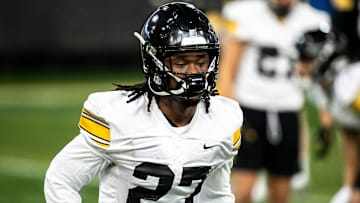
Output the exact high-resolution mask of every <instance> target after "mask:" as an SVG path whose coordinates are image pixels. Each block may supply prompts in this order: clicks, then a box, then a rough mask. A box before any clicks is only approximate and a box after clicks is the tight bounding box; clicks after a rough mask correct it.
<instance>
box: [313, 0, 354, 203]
mask: <svg viewBox="0 0 360 203" xmlns="http://www.w3.org/2000/svg"><path fill="white" fill-rule="evenodd" d="M330 3H331V6H332V9H331V10H332V12H331V13H332V23H333V28H334V31H335V34H336V36H337V41H336V48H335V50H334V52H333V53H331V51H330V55H329V56H327V57H325V58H323V59H322V61H320V64H319V65H320V67H319V72H318V74H319V76H320V77H319V78H320V80H319V78H318V79H316V81H317V82H319V83H320V84H321V87H322V89H323V91H324V92H325V95H327V96H328V97H327V99H328V101H327V102H325V103H328V104H327V105H317V106H318V107H319V106H320V108H319V109H320V112H321V114H320V115H323V116H322V117H320V118H321V123H326V120H332V118H331V117H334V120H335V123H336V124H337V125H336V126H339V128H340V129H339V130H340V134H341V144H342V150H343V155H344V168H343V185H342V186H341V188H340V189H339V190H338V191H337V193H336V194H335V195H334V196H333V197H332V199H331V200H330V202H331V203H344V202H349V201H350V199H351V194H352V189H353V186H354V184H355V186H356V183H357V181H356V176H357V173H358V168H359V166H360V164H359V160H360V154H359V153H360V152H359V144H358V143H359V141H358V140H359V131H358V129H357V127H356V125H354V123H356V119H355V118H354V116H349V115H348V114H353V113H351V111H349V110H347V107H346V106H345V105H344V104H341V102H338V100H339V97H340V98H341V94H351V93H350V92H349V91H348V90H346V88H344V87H346V85H347V84H345V83H344V84H342V82H334V80H335V78H339V77H340V73H341V75H346V72H347V73H350V72H352V73H353V74H354V75H353V77H352V79H353V80H354V81H353V82H354V83H356V81H357V80H358V78H356V77H355V75H356V73H355V71H345V70H343V69H348V67H351V69H356V67H357V68H358V66H357V65H354V64H356V63H357V62H358V61H359V59H360V48H359V47H360V40H359V6H360V5H359V1H358V0H332V1H330ZM325 55H326V53H325ZM346 77H347V76H342V78H346ZM336 80H337V81H343V80H340V79H336ZM348 83H351V82H350V81H349V82H348ZM342 88H344V90H345V92H347V93H341V91H339V89H342ZM353 88H354V87H353ZM337 89H338V90H337ZM339 93H341V94H339ZM352 96H353V97H355V95H352ZM320 103H321V102H320ZM339 109H342V111H339ZM341 112H342V114H340V113H341ZM329 117H330V119H328V118H329ZM351 117H352V119H350V118H351ZM324 118H325V119H324ZM324 120H325V122H324ZM351 120H352V121H351ZM350 121H351V122H350ZM349 122H350V123H349ZM351 123H352V125H351ZM359 125H360V124H359V123H358V124H357V126H359ZM323 137H326V136H323ZM331 139H333V138H331V137H330V138H328V139H327V140H328V141H325V143H326V142H329V140H331ZM324 152H326V150H325V151H324Z"/></svg>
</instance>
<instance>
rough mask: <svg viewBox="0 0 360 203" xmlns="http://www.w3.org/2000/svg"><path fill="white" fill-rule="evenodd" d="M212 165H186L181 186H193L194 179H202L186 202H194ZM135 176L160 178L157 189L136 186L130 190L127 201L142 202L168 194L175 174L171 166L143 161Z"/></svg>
mask: <svg viewBox="0 0 360 203" xmlns="http://www.w3.org/2000/svg"><path fill="white" fill-rule="evenodd" d="M210 168H211V167H210V166H202V167H184V168H183V173H182V176H181V181H180V184H179V186H184V187H186V186H191V184H192V181H193V180H200V181H201V182H200V183H198V185H197V187H196V188H195V190H194V192H193V193H192V194H191V195H190V196H189V197H188V198H186V200H185V203H192V202H193V197H194V196H195V195H196V194H198V193H199V192H200V190H201V186H202V183H203V182H204V180H205V178H206V175H207V174H208V173H209V170H210ZM133 176H134V177H136V178H139V179H142V180H146V178H147V177H148V176H153V177H157V178H159V183H158V185H157V187H156V189H155V190H151V189H147V188H143V187H140V186H139V187H136V188H133V189H130V190H129V195H128V198H127V201H126V202H127V203H140V200H141V199H147V200H151V201H157V200H159V199H160V198H161V197H162V196H164V195H166V193H167V192H169V190H170V189H171V186H172V184H173V181H174V177H175V174H174V173H173V172H172V171H171V169H170V168H169V166H167V165H162V164H155V163H148V162H145V163H142V164H140V165H138V166H136V167H135V170H134V173H133Z"/></svg>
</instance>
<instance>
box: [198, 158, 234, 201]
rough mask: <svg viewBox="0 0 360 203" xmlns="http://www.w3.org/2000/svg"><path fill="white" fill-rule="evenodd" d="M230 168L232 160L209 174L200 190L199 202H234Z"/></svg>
mask: <svg viewBox="0 0 360 203" xmlns="http://www.w3.org/2000/svg"><path fill="white" fill-rule="evenodd" d="M231 167H232V160H228V161H226V162H225V163H224V164H223V165H221V166H219V167H218V168H216V169H214V170H213V171H212V172H211V173H210V174H209V176H208V177H207V178H206V180H205V182H204V185H203V186H202V188H201V192H200V194H199V200H200V201H199V202H207V203H218V202H221V203H233V202H234V201H235V199H234V195H233V193H232V192H231V185H230V172H231Z"/></svg>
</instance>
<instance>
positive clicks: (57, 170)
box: [44, 135, 109, 202]
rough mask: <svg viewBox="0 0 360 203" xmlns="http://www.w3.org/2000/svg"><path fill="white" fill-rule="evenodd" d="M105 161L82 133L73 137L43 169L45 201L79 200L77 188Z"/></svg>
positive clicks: (88, 179)
mask: <svg viewBox="0 0 360 203" xmlns="http://www.w3.org/2000/svg"><path fill="white" fill-rule="evenodd" d="M108 163H109V162H108V161H106V159H105V158H103V157H102V155H101V154H100V153H99V152H97V151H96V150H94V149H93V148H91V147H90V146H89V144H88V143H87V141H86V140H85V138H84V136H82V135H79V136H77V137H76V138H75V139H74V140H72V141H71V142H70V143H69V144H67V145H66V146H65V147H64V148H63V149H62V150H61V151H60V152H59V153H58V154H57V155H56V156H55V158H54V159H53V160H52V162H51V164H50V166H49V168H48V170H47V172H46V176H45V184H44V193H45V199H46V202H81V197H80V194H79V191H80V190H81V188H82V187H83V186H84V185H87V184H89V183H90V182H91V181H92V180H93V178H94V177H95V176H96V175H97V174H98V173H99V172H100V171H101V170H102V169H103V168H105V167H106V166H107V165H108Z"/></svg>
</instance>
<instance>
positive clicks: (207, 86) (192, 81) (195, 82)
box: [134, 33, 219, 101]
mask: <svg viewBox="0 0 360 203" xmlns="http://www.w3.org/2000/svg"><path fill="white" fill-rule="evenodd" d="M134 34H135V36H136V37H137V38H138V39H139V41H140V42H141V47H142V50H143V52H142V54H143V59H144V60H146V63H144V66H143V70H144V73H145V75H146V77H147V80H148V85H149V87H150V90H151V91H152V92H153V93H154V94H155V95H158V96H167V95H173V96H178V97H180V98H182V99H184V100H197V101H198V100H200V99H201V97H202V96H204V95H208V94H210V93H212V92H214V91H215V83H216V75H217V69H218V68H217V64H218V60H219V56H218V52H219V50H218V48H214V49H212V48H208V47H203V48H199V47H197V48H194V47H187V48H183V49H182V50H181V51H166V52H163V54H162V55H160V56H159V54H158V53H159V51H158V50H157V49H156V48H155V47H153V46H152V45H151V44H150V43H148V42H146V41H145V40H144V39H143V38H142V36H141V35H140V34H139V33H134ZM200 51H207V53H208V54H209V58H210V62H209V67H208V70H207V71H206V72H200V73H191V74H190V73H179V72H174V71H173V70H172V67H171V66H172V65H170V67H168V66H166V65H165V64H164V63H163V61H164V59H165V58H167V57H171V56H172V55H173V54H175V53H179V52H200ZM160 58H161V59H160ZM146 64H151V65H152V66H151V67H149V66H146ZM170 64H171V59H170ZM171 81H174V82H176V85H173V86H174V87H171V85H170V82H171Z"/></svg>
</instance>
